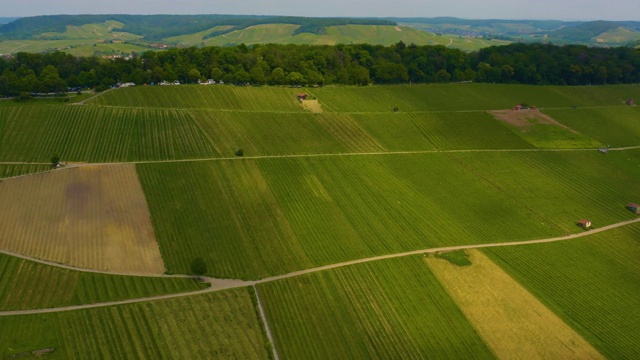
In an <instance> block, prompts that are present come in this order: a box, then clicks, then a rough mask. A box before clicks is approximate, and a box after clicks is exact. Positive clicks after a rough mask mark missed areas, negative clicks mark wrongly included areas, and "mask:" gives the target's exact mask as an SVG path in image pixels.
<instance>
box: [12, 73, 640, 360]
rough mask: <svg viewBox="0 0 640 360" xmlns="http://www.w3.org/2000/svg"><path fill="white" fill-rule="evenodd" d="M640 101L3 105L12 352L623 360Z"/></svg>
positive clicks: (437, 94) (397, 94)
mask: <svg viewBox="0 0 640 360" xmlns="http://www.w3.org/2000/svg"><path fill="white" fill-rule="evenodd" d="M300 92H305V93H307V94H309V95H311V96H312V97H313V98H315V99H317V101H318V105H319V106H318V107H315V108H314V109H309V107H308V106H304V104H302V103H301V102H300V101H299V100H298V99H297V96H296V94H298V93H300ZM639 95H640V87H638V86H603V87H557V86H556V87H551V86H536V87H532V86H521V85H492V84H446V85H411V86H370V87H325V88H311V89H295V88H284V87H236V86H219V85H218V86H195V85H194V86H173V87H151V86H144V87H132V88H125V89H117V90H113V91H108V92H105V93H104V94H101V95H99V96H97V97H95V98H92V99H90V100H88V101H86V102H83V103H79V104H69V105H67V104H54V103H38V102H36V103H34V104H31V105H15V106H8V105H7V104H3V106H2V107H1V108H0V140H1V142H0V252H2V254H0V329H3V330H2V332H3V333H5V330H4V329H8V330H7V332H6V334H11V335H10V336H2V337H0V358H7V357H16V356H17V357H22V356H31V355H34V354H38V353H39V351H45V350H46V351H52V356H53V357H55V358H93V357H96V356H97V355H96V354H100V356H99V357H101V358H123V357H127V358H184V357H194V358H274V357H277V358H282V359H300V358H304V359H327V358H426V357H436V358H470V357H477V358H511V357H513V356H516V354H526V356H527V358H532V359H533V358H541V359H543V358H550V357H553V358H559V357H562V358H577V359H585V358H602V357H604V358H612V359H618V358H630V357H632V355H633V354H636V353H638V352H640V338H638V337H637V334H638V333H640V331H639V330H640V328H639V326H638V324H640V319H638V318H637V316H636V311H635V309H637V308H638V305H640V304H636V302H637V301H636V299H639V298H640V288H639V287H638V286H637V284H640V268H638V266H637V256H638V254H637V246H638V239H639V238H640V233H638V226H639V224H638V223H640V218H639V217H638V215H637V214H635V213H633V212H632V211H629V209H628V208H626V207H625V206H626V205H627V204H628V203H630V202H635V203H638V202H640V181H638V179H639V178H640V132H639V131H638V129H640V127H639V125H638V123H637V120H638V116H637V115H638V111H637V108H636V107H634V106H627V105H625V101H626V100H627V99H629V98H640V96H639ZM522 103H527V104H534V105H535V106H536V108H537V110H509V109H511V108H513V107H514V106H515V105H516V104H522ZM320 110H321V111H320ZM602 149H606V151H602ZM239 150H242V151H239ZM599 150H601V151H599ZM54 155H58V156H60V158H61V165H62V166H61V167H59V168H54V167H53V166H52V164H51V159H52V157H53V156H54ZM580 219H589V220H590V221H592V223H593V224H594V229H593V230H591V231H585V230H583V229H581V228H580V227H578V226H577V222H578V220H580ZM547 240H549V241H553V242H551V243H548V244H535V245H534V244H531V245H523V244H525V243H528V242H532V243H535V242H539V241H547ZM510 245H511V246H510ZM461 247H462V248H464V250H460V251H456V252H451V250H456V249H461ZM476 248H477V249H476ZM434 254H435V255H434ZM196 259H198V261H201V263H203V264H202V265H203V266H200V265H194V264H199V263H198V261H196ZM194 275H198V278H199V279H200V280H201V281H200V282H198V281H196V280H197V279H196V278H195V277H194ZM192 277H193V278H192ZM465 279H469V280H465ZM470 282H472V283H473V284H472V285H470ZM594 289H595V290H594ZM470 294H473V296H470ZM509 314H519V315H517V317H518V319H528V320H526V321H519V322H513V321H511V322H510V321H509V319H508V316H510V315H509ZM536 314H537V315H536ZM493 323H496V324H497V323H500V324H501V327H496V326H491V324H493ZM45 356H46V355H45Z"/></svg>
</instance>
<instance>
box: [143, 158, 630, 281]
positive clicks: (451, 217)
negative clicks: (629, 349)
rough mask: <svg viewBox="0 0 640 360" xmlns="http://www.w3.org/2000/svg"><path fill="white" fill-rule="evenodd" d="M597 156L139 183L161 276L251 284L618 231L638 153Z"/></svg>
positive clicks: (352, 163)
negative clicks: (590, 230) (386, 258)
mask: <svg viewBox="0 0 640 360" xmlns="http://www.w3.org/2000/svg"><path fill="white" fill-rule="evenodd" d="M601 155H602V154H599V153H598V152H597V151H595V150H594V151H591V152H585V151H576V152H528V151H524V152H522V151H521V152H489V153H487V152H482V153H476V152H468V153H464V152H461V153H449V154H438V153H433V154H413V155H398V154H396V155H379V156H357V155H356V156H339V157H308V158H278V159H236V160H223V161H209V162H198V163H180V164H141V165H138V174H139V177H140V179H141V183H142V185H143V188H144V190H145V193H146V195H147V201H148V203H149V206H150V210H151V214H152V218H153V222H154V226H155V229H156V236H157V238H158V241H159V244H160V249H161V252H162V254H163V259H164V260H165V264H166V267H167V269H168V270H169V271H170V272H177V273H184V272H186V271H187V269H188V264H189V261H190V260H191V259H192V258H193V257H195V256H204V257H205V258H206V260H207V261H208V262H209V264H210V266H209V270H210V273H211V274H212V275H215V276H219V277H231V278H245V279H253V278H256V277H258V278H259V277H265V276H269V275H274V274H279V273H285V272H289V271H294V270H299V269H302V268H305V267H310V266H319V265H325V264H330V263H335V262H340V261H347V260H351V259H355V258H362V257H368V256H374V255H381V254H387V253H395V252H402V251H409V250H416V249H421V248H429V247H438V246H446V245H461V244H474V243H490V242H500V241H516V240H527V239H536V238H546V237H554V236H559V235H566V234H570V233H575V232H579V231H581V230H580V228H578V227H577V226H576V222H577V221H578V220H579V219H581V218H584V217H587V218H590V219H591V220H592V221H593V223H594V225H595V226H596V227H598V226H603V225H607V224H611V223H615V222H619V221H623V220H628V219H630V218H632V214H631V213H630V212H628V211H625V209H624V205H625V204H626V203H627V202H629V201H632V200H633V199H634V197H633V196H634V195H635V194H637V193H639V192H640V182H638V181H637V176H635V174H634V173H630V172H627V171H626V170H625V168H626V166H631V165H629V164H631V163H632V162H633V160H632V161H631V162H630V163H629V164H627V165H624V167H623V166H622V165H623V162H624V161H625V159H626V158H627V157H629V156H633V157H634V158H635V159H636V160H635V161H637V159H638V156H639V155H640V152H633V151H632V152H624V153H622V152H618V153H613V152H612V153H610V154H608V155H607V157H603V156H601ZM616 158H618V160H617V161H618V162H619V163H618V162H614V163H611V161H613V160H615V159H616ZM531 174H536V176H531ZM166 179H174V180H173V181H167V180H166ZM541 193H544V194H545V196H540V194H541ZM327 224H331V226H328V225H327ZM452 224H457V225H455V226H452Z"/></svg>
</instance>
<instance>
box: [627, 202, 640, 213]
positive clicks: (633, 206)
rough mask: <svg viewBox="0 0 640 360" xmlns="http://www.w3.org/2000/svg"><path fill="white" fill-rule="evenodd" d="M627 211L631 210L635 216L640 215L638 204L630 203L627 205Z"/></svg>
mask: <svg viewBox="0 0 640 360" xmlns="http://www.w3.org/2000/svg"><path fill="white" fill-rule="evenodd" d="M627 209H629V210H631V212H632V213H634V214H640V205H638V204H635V203H628V204H627Z"/></svg>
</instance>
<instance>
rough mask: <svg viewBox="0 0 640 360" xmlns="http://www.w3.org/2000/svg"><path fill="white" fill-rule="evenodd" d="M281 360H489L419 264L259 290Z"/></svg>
mask: <svg viewBox="0 0 640 360" xmlns="http://www.w3.org/2000/svg"><path fill="white" fill-rule="evenodd" d="M259 290H260V293H261V297H262V299H263V302H264V304H265V311H266V313H267V316H268V318H269V323H270V327H271V329H272V331H273V334H274V337H275V345H276V348H277V349H278V352H279V354H280V355H281V356H282V357H283V358H291V359H337V358H351V359H358V358H363V359H364V358H438V359H445V358H450V359H463V358H474V359H475V358H493V356H492V354H491V352H490V350H489V349H488V348H487V346H486V345H485V344H484V343H483V342H482V340H481V339H480V337H479V336H478V335H477V334H476V332H475V330H474V329H473V328H472V327H471V325H470V324H469V323H468V321H467V320H466V318H465V317H464V315H463V314H462V313H461V312H460V310H459V309H458V308H457V307H456V306H455V305H454V303H453V301H452V300H451V299H450V298H449V296H448V295H447V294H446V292H445V291H444V289H443V288H442V286H441V285H440V284H439V283H438V281H437V280H436V279H435V277H434V276H433V275H432V274H431V272H430V271H429V270H428V268H427V267H426V266H425V265H424V264H423V263H422V261H421V260H420V259H419V258H417V257H411V258H402V259H394V260H388V261H384V262H377V263H372V264H364V265H357V266H350V267H347V268H341V269H337V270H331V271H324V272H320V273H316V274H312V275H304V276H300V277H296V278H292V279H287V280H281V281H276V282H273V283H268V284H264V285H260V286H259Z"/></svg>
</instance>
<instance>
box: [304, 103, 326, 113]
mask: <svg viewBox="0 0 640 360" xmlns="http://www.w3.org/2000/svg"><path fill="white" fill-rule="evenodd" d="M301 101H302V107H303V108H304V109H305V110H307V111H311V112H312V113H317V114H319V113H321V112H322V107H321V106H320V103H319V102H318V100H301Z"/></svg>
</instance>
